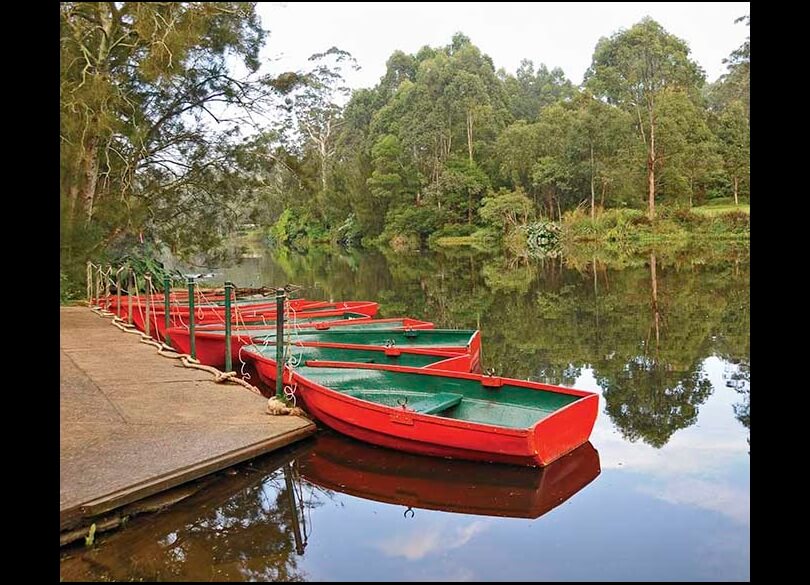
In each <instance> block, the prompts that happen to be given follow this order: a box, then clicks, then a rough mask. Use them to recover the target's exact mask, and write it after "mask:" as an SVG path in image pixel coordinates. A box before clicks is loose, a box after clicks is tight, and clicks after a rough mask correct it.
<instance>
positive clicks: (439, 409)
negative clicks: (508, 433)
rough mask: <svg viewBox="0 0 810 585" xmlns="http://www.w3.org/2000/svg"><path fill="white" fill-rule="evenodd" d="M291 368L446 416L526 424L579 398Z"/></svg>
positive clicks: (404, 375)
mask: <svg viewBox="0 0 810 585" xmlns="http://www.w3.org/2000/svg"><path fill="white" fill-rule="evenodd" d="M296 372H297V373H298V374H300V375H302V376H304V377H306V378H309V379H310V380H312V381H313V382H317V383H318V384H320V385H322V386H325V387H327V388H329V389H330V390H334V391H336V392H340V393H342V394H345V395H347V396H352V397H354V398H360V399H361V400H367V401H369V402H375V403H377V404H382V405H385V406H391V407H401V406H403V405H404V406H405V407H406V408H407V409H410V410H413V411H416V412H419V413H423V414H434V415H439V416H443V417H447V418H452V419H458V420H464V421H469V422H477V423H483V424H490V425H497V426H502V427H509V428H516V429H520V428H527V427H530V426H531V425H533V424H534V423H536V422H537V421H539V420H542V419H544V418H546V417H547V416H549V415H550V414H552V413H554V412H556V411H557V410H559V409H561V408H562V407H564V406H567V405H569V404H571V403H572V402H575V401H577V400H578V399H579V397H578V396H575V395H571V394H563V393H559V392H552V391H547V390H534V389H531V388H524V387H522V386H513V385H510V384H504V385H503V386H500V387H494V388H493V387H488V386H484V385H483V384H482V383H481V382H480V381H479V380H468V379H463V378H454V377H449V376H447V377H445V376H434V375H425V374H417V373H410V372H389V371H385V370H375V369H353V368H330V367H320V366H315V367H313V366H309V365H303V366H299V367H297V368H296Z"/></svg>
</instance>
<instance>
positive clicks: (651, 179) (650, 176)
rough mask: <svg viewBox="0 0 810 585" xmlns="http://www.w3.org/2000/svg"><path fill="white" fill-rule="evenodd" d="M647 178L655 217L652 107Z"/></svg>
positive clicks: (650, 208) (650, 207)
mask: <svg viewBox="0 0 810 585" xmlns="http://www.w3.org/2000/svg"><path fill="white" fill-rule="evenodd" d="M647 180H648V184H649V201H648V205H649V213H650V219H655V122H654V121H653V114H652V109H650V147H649V151H648V155H647Z"/></svg>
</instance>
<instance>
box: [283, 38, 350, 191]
mask: <svg viewBox="0 0 810 585" xmlns="http://www.w3.org/2000/svg"><path fill="white" fill-rule="evenodd" d="M309 60H310V61H312V62H313V63H314V64H315V65H314V67H313V68H312V69H311V70H310V71H308V72H306V73H304V74H303V75H302V76H301V79H302V81H303V83H302V84H301V85H299V88H298V89H297V90H295V92H294V97H293V102H292V107H291V109H290V111H291V113H292V115H293V118H294V121H293V123H294V124H295V130H296V131H297V132H298V133H299V136H300V138H299V139H300V140H302V141H303V143H304V145H305V147H311V148H312V149H313V150H314V152H315V154H316V157H317V160H318V167H319V178H320V192H321V196H322V197H323V196H325V195H326V192H327V189H328V186H327V182H328V177H329V172H330V166H331V163H332V159H333V158H334V156H335V153H336V145H337V136H338V129H339V127H340V126H341V124H342V123H343V120H342V114H343V107H344V106H345V102H346V101H347V99H348V97H349V95H350V93H351V90H350V88H349V87H348V86H347V85H346V80H345V78H344V68H345V67H348V68H350V69H352V70H357V69H359V67H358V65H357V62H356V60H355V59H354V57H352V56H351V54H350V53H348V52H347V51H343V50H341V49H338V48H337V47H332V48H330V49H329V50H327V51H325V52H324V53H316V54H314V55H312V56H311V57H310V58H309Z"/></svg>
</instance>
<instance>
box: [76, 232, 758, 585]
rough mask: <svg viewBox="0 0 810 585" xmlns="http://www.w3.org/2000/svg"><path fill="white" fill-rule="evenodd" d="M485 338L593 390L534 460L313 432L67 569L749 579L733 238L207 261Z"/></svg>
mask: <svg viewBox="0 0 810 585" xmlns="http://www.w3.org/2000/svg"><path fill="white" fill-rule="evenodd" d="M217 277H218V278H219V280H224V279H226V278H228V279H231V280H234V281H235V282H236V283H237V285H240V286H258V285H262V284H265V285H277V284H284V283H287V282H291V283H295V284H299V285H302V286H304V287H305V289H304V290H303V291H302V293H301V295H302V296H307V297H311V298H322V299H329V298H331V299H335V300H341V299H358V300H361V299H362V300H378V301H379V302H380V303H381V311H380V316H386V317H389V316H399V315H410V316H413V317H417V318H423V319H428V320H431V321H433V322H435V323H436V325H437V326H443V327H464V328H467V327H477V328H480V329H481V331H482V339H483V362H484V363H483V365H484V368H490V367H492V368H495V370H496V371H497V372H498V373H499V374H503V375H508V376H512V377H518V378H531V379H533V380H542V381H546V382H551V383H556V384H565V385H573V386H576V387H577V388H582V389H588V390H594V391H596V392H598V393H599V394H600V395H601V404H600V415H599V417H598V419H597V422H596V427H595V428H594V431H593V434H592V436H591V441H590V443H589V444H588V445H585V446H584V447H582V448H580V449H578V450H577V451H575V452H574V453H572V454H571V455H569V456H568V457H566V458H565V459H563V460H560V461H559V462H557V463H555V464H554V465H552V466H550V467H548V468H546V469H543V470H538V469H528V468H527V469H524V468H515V467H510V466H498V465H479V464H472V463H466V462H455V461H446V460H441V459H433V458H423V457H418V456H412V455H407V454H402V453H398V452H395V451H389V450H386V449H382V448H376V447H373V446H369V445H365V444H363V443H359V442H356V441H353V440H351V439H347V438H344V437H342V436H339V435H336V434H334V433H331V432H329V431H323V432H319V433H318V435H317V437H316V438H315V439H314V440H310V441H307V442H304V443H301V444H299V445H296V446H294V447H292V448H290V449H288V450H286V451H284V452H280V453H276V454H272V455H270V456H267V457H264V458H261V459H258V460H255V461H253V462H252V463H250V464H249V465H245V466H242V467H240V468H239V469H238V470H237V471H236V473H234V474H221V475H219V476H216V477H215V478H213V479H212V480H211V481H210V484H209V485H207V486H206V487H205V489H203V490H201V491H200V492H199V493H197V494H196V495H194V496H192V497H191V498H190V499H188V500H185V501H183V502H181V503H179V504H177V505H175V506H174V507H172V508H171V509H169V510H167V511H165V512H162V513H160V514H157V515H147V516H142V517H136V518H135V519H133V520H132V521H130V523H129V524H128V525H127V526H126V527H125V528H124V529H122V530H119V531H116V532H113V533H110V534H109V535H104V534H102V535H101V536H100V537H99V538H98V539H97V544H96V546H95V548H93V549H84V548H83V547H71V548H68V549H65V550H63V560H62V563H61V576H62V578H63V579H65V580H78V579H90V580H111V579H114V580H140V579H143V580H291V581H297V580H350V581H386V580H388V581H392V580H454V581H466V580H748V579H749V577H750V568H749V561H750V512H749V508H750V455H749V448H750V446H749V442H750V435H749V419H750V411H749V397H750V382H749V380H750V349H749V315H750V300H749V281H750V276H749V260H748V250H747V248H734V247H732V248H724V249H723V250H711V251H709V250H699V249H698V250H690V251H681V252H677V253H676V252H673V251H667V250H658V251H654V252H653V251H651V252H650V253H645V254H643V255H637V256H633V257H623V256H616V255H613V256H605V255H604V254H601V255H600V254H599V253H594V254H589V255H587V256H586V257H584V258H583V257H582V254H580V255H579V257H576V258H575V257H573V256H568V257H563V258H554V259H545V260H542V261H541V260H526V259H519V258H518V259H506V258H501V257H487V256H482V255H479V254H474V253H456V254H454V255H434V254H431V255H419V256H409V255H395V254H390V255H387V256H386V255H383V254H380V253H364V254H335V253H325V252H324V253H310V254H309V255H307V256H298V255H294V254H289V253H286V254H283V255H280V254H276V255H275V256H273V255H270V254H268V255H266V256H264V257H262V258H252V259H246V260H244V261H243V262H242V263H241V264H240V265H238V266H234V267H233V268H230V269H227V270H223V271H220V272H218V273H217Z"/></svg>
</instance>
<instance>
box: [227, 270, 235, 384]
mask: <svg viewBox="0 0 810 585" xmlns="http://www.w3.org/2000/svg"><path fill="white" fill-rule="evenodd" d="M232 291H233V283H232V282H231V281H230V280H226V281H225V371H226V372H230V371H231V370H232V369H233V367H232V366H233V364H232V360H231V293H232Z"/></svg>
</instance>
